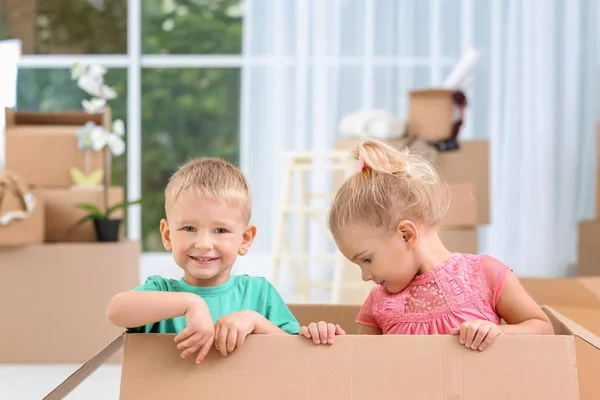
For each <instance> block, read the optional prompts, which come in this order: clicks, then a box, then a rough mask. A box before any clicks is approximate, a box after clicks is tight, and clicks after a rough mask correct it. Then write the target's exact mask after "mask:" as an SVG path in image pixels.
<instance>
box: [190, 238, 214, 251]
mask: <svg viewBox="0 0 600 400" xmlns="http://www.w3.org/2000/svg"><path fill="white" fill-rule="evenodd" d="M194 247H196V248H197V249H200V250H207V249H208V250H210V249H212V248H213V244H212V241H211V240H210V238H209V237H208V235H198V236H197V237H196V241H195V245H194Z"/></svg>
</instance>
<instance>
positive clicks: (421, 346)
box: [120, 334, 579, 400]
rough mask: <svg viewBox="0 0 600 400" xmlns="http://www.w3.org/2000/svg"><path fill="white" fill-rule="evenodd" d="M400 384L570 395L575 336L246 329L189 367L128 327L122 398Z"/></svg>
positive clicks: (273, 394)
mask: <svg viewBox="0 0 600 400" xmlns="http://www.w3.org/2000/svg"><path fill="white" fill-rule="evenodd" d="M284 355H285V356H284ZM508 360H512V362H511V363H510V364H511V365H510V368H507V367H506V363H507V362H508ZM516 360H518V362H516ZM532 371H535V373H532ZM499 377H501V378H500V379H499ZM549 377H551V378H549ZM385 382H394V384H393V385H386V384H385ZM506 382H510V383H511V384H510V386H507V385H506ZM398 387H402V388H404V389H403V390H404V391H405V393H406V395H407V398H419V399H436V400H437V399H442V398H445V399H456V398H461V399H465V400H475V399H476V400H480V399H487V400H494V399H504V398H506V397H507V395H508V393H507V390H510V396H511V397H512V398H519V399H538V400H544V399H546V400H550V399H556V400H558V399H561V400H568V399H578V398H579V389H578V380H577V371H576V364H575V349H574V338H573V336H538V337H518V336H508V335H507V336H501V337H499V338H498V339H497V340H496V342H495V343H494V346H492V347H491V348H490V349H488V350H486V351H485V352H474V351H471V350H468V349H465V348H464V347H463V346H461V345H460V344H459V343H458V341H457V340H456V337H455V336H450V335H440V336H403V335H384V336H357V335H348V336H342V337H338V338H337V341H336V344H335V345H333V346H315V345H314V344H312V343H311V342H310V341H308V340H306V339H305V338H302V337H297V336H283V335H282V336H279V335H252V336H250V337H248V338H247V339H246V342H245V343H244V346H243V348H242V349H240V350H239V351H236V352H234V353H232V354H231V355H229V356H227V357H223V356H221V355H220V354H218V353H217V352H216V350H214V349H213V350H211V352H210V353H209V355H208V356H207V358H206V359H205V360H204V362H203V363H202V364H200V365H196V364H195V360H194V359H193V358H189V359H186V360H182V359H181V357H180V353H179V351H178V350H177V349H176V347H175V346H174V343H173V335H160V334H159V335H154V334H129V335H127V336H126V338H125V356H124V362H123V369H122V376H121V393H120V398H121V399H122V400H130V399H140V398H143V399H146V400H152V399H167V398H177V399H182V400H185V399H192V398H193V399H196V398H198V390H199V388H202V397H203V398H209V399H212V398H222V399H237V398H244V399H248V400H254V399H276V398H281V394H282V393H285V394H286V395H285V397H286V399H288V400H308V399H310V400H318V399H327V400H329V399H363V398H371V397H377V396H382V397H390V398H392V397H395V396H397V395H398V391H397V390H398V389H397V388H398Z"/></svg>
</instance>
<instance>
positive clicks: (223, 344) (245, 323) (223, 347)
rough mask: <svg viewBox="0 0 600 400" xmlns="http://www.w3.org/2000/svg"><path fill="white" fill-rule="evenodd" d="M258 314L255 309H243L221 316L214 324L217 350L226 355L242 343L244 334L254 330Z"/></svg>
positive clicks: (244, 337) (246, 334)
mask: <svg viewBox="0 0 600 400" xmlns="http://www.w3.org/2000/svg"><path fill="white" fill-rule="evenodd" d="M258 316H259V314H257V313H256V312H255V311H250V310H244V311H237V312H234V313H231V314H228V315H225V316H224V317H221V319H219V320H218V321H217V323H216V324H215V347H216V348H217V350H218V351H220V352H221V354H222V355H224V356H226V355H227V354H229V353H231V352H233V350H235V349H236V348H237V347H240V346H241V345H243V344H244V340H245V339H246V336H248V335H249V334H251V333H252V332H253V331H254V328H255V327H256V321H257V318H258Z"/></svg>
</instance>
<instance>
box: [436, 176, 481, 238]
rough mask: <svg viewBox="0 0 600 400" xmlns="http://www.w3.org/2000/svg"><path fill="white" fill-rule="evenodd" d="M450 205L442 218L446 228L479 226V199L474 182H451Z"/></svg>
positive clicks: (443, 225)
mask: <svg viewBox="0 0 600 400" xmlns="http://www.w3.org/2000/svg"><path fill="white" fill-rule="evenodd" d="M448 186H449V191H450V207H449V208H448V212H447V213H446V216H445V217H444V219H443V220H442V227H444V228H470V227H473V228H474V227H475V226H477V201H475V185H473V184H472V183H449V184H448Z"/></svg>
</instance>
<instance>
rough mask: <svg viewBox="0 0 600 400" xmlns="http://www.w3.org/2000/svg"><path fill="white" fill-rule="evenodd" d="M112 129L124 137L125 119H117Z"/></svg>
mask: <svg viewBox="0 0 600 400" xmlns="http://www.w3.org/2000/svg"><path fill="white" fill-rule="evenodd" d="M112 130H113V132H114V133H116V134H117V135H119V137H123V135H125V123H124V122H123V120H122V119H116V120H115V122H113V126H112Z"/></svg>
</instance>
